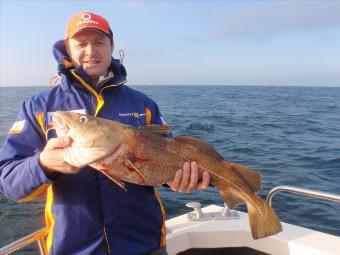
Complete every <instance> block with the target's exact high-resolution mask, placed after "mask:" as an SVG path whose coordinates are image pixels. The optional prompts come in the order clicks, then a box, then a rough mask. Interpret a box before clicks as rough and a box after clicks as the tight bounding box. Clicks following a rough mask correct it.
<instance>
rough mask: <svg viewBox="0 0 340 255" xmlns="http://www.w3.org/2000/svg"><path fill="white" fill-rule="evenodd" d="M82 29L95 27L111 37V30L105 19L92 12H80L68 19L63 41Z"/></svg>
mask: <svg viewBox="0 0 340 255" xmlns="http://www.w3.org/2000/svg"><path fill="white" fill-rule="evenodd" d="M84 29H96V30H98V31H101V32H103V33H104V34H105V35H106V36H108V37H109V38H112V31H111V28H110V25H109V22H107V20H106V19H104V18H103V17H102V16H99V15H97V14H95V13H93V12H81V13H78V14H76V15H74V16H72V18H71V19H70V21H69V22H68V24H67V27H66V36H65V41H67V40H68V39H69V38H71V37H73V36H74V35H75V34H76V33H78V32H79V31H81V30H84Z"/></svg>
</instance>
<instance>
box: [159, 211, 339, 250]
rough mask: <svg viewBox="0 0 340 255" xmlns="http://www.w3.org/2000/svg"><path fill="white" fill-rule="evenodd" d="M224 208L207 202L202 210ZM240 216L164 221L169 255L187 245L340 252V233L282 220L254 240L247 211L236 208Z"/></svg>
mask: <svg viewBox="0 0 340 255" xmlns="http://www.w3.org/2000/svg"><path fill="white" fill-rule="evenodd" d="M222 210H223V208H222V207H219V206H216V205H210V206H208V207H205V208H203V212H216V211H220V212H222ZM239 214H240V219H231V220H211V221H189V220H188V217H187V215H186V214H185V215H181V216H178V217H176V218H172V219H169V220H167V221H166V226H167V229H168V232H169V233H168V235H167V248H168V253H169V255H175V254H177V253H178V252H181V251H185V250H188V249H190V248H220V247H249V248H253V249H255V250H258V251H262V252H265V253H269V254H275V255H304V254H306V255H326V254H327V255H331V254H332V255H335V254H339V255H340V237H337V236H333V235H329V234H325V233H321V232H318V231H314V230H310V229H306V228H302V227H299V226H295V225H291V224H287V223H282V226H283V231H282V232H281V233H279V234H277V235H274V236H270V237H267V238H263V239H259V240H254V239H253V238H252V236H251V232H250V228H249V223H248V215H247V214H246V213H243V212H239Z"/></svg>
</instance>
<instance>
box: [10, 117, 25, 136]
mask: <svg viewBox="0 0 340 255" xmlns="http://www.w3.org/2000/svg"><path fill="white" fill-rule="evenodd" d="M24 127H25V120H20V121H16V122H14V124H13V126H12V127H11V129H10V130H9V131H8V133H9V134H20V133H21V132H22V131H23V130H24Z"/></svg>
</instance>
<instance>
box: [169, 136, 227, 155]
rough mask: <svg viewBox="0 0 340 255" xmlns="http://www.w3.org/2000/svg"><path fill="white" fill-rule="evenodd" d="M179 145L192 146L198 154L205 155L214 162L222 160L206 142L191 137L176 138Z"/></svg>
mask: <svg viewBox="0 0 340 255" xmlns="http://www.w3.org/2000/svg"><path fill="white" fill-rule="evenodd" d="M175 140H176V141H178V142H179V143H187V144H190V145H192V146H194V147H195V148H196V149H197V150H198V151H199V152H200V153H202V154H206V155H208V156H210V157H212V158H214V159H216V160H223V157H222V156H221V155H220V154H219V153H218V152H217V151H216V150H215V149H214V148H213V147H212V146H211V145H210V144H209V143H207V142H206V141H203V140H202V139H199V138H196V137H192V136H177V137H176V138H175Z"/></svg>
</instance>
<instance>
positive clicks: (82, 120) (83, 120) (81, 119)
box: [79, 116, 88, 123]
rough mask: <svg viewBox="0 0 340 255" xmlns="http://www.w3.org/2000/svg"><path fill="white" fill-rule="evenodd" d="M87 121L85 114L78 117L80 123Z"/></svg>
mask: <svg viewBox="0 0 340 255" xmlns="http://www.w3.org/2000/svg"><path fill="white" fill-rule="evenodd" d="M87 121H88V119H87V117H86V116H81V117H80V118H79V122H80V123H86V122H87Z"/></svg>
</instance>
